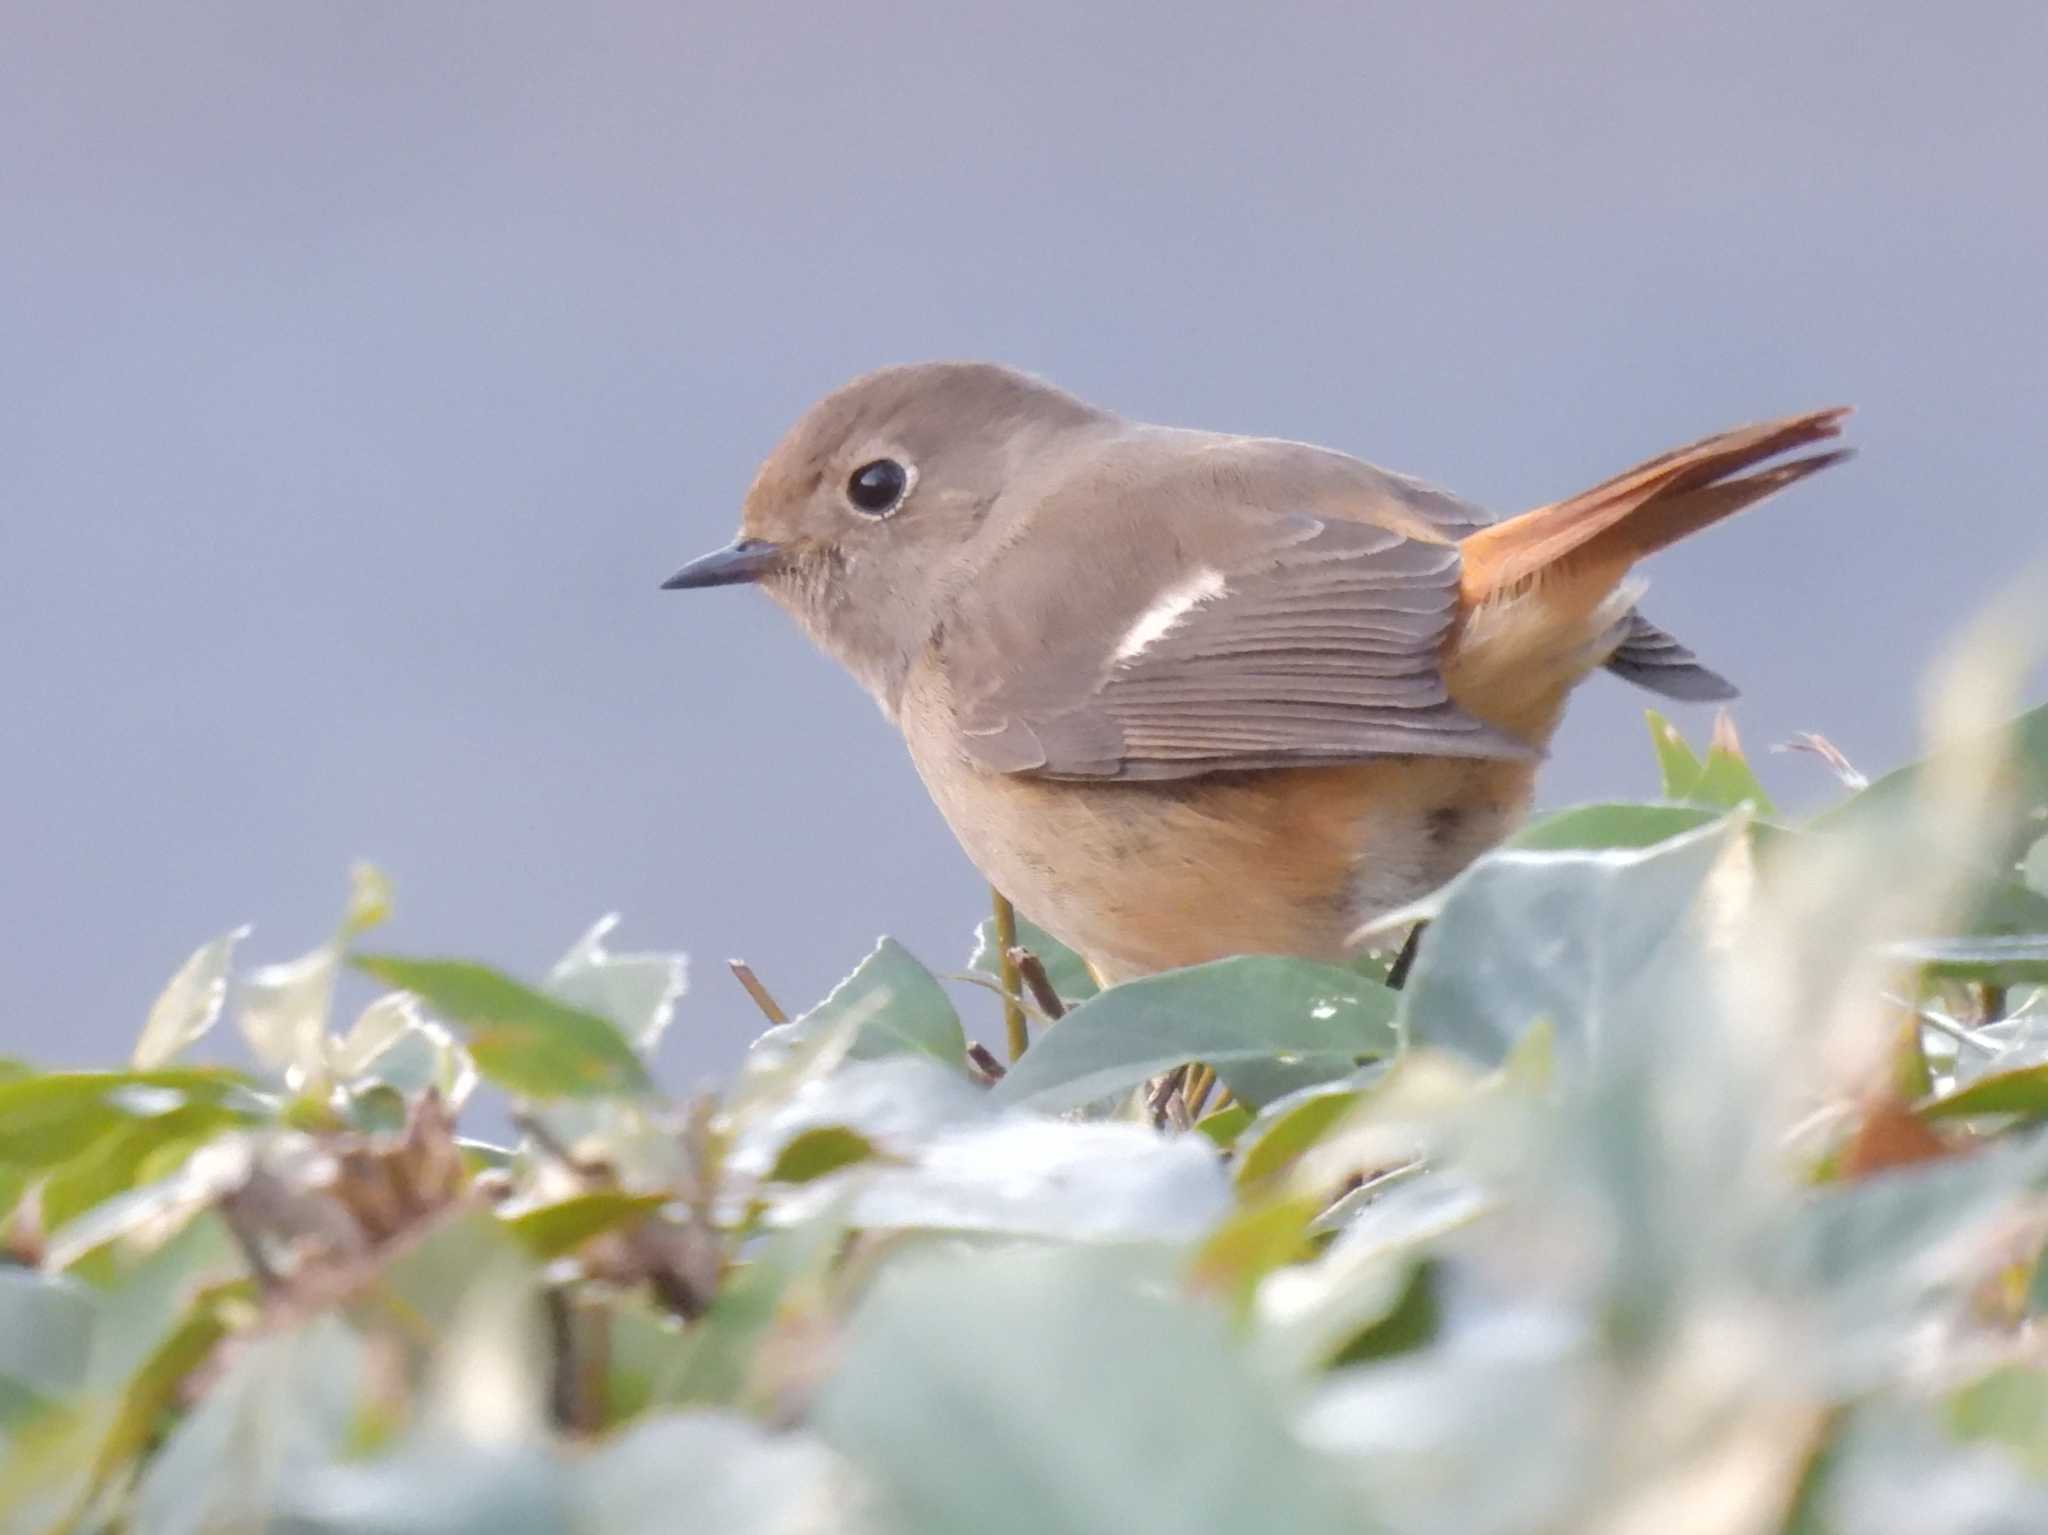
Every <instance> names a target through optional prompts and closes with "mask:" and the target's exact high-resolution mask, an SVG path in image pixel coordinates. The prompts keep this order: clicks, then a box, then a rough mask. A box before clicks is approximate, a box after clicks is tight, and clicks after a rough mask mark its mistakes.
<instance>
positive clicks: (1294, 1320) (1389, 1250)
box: [1258, 1172, 1488, 1374]
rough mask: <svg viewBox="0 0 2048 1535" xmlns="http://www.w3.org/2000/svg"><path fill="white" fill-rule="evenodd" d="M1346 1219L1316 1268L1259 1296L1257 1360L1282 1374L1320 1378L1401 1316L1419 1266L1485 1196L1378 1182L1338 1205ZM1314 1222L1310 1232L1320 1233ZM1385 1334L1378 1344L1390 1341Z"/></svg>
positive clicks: (1433, 1179)
mask: <svg viewBox="0 0 2048 1535" xmlns="http://www.w3.org/2000/svg"><path fill="white" fill-rule="evenodd" d="M1346 1199H1347V1203H1348V1205H1349V1213H1348V1215H1346V1216H1345V1218H1343V1219H1342V1220H1341V1222H1338V1223H1335V1224H1336V1238H1335V1240H1333V1241H1332V1242H1331V1243H1330V1244H1329V1245H1328V1246H1327V1247H1326V1248H1325V1249H1324V1250H1323V1251H1322V1253H1321V1254H1320V1255H1319V1256H1318V1257H1317V1258H1316V1259H1315V1261H1314V1262H1312V1263H1308V1264H1303V1265H1301V1266H1299V1267H1296V1268H1292V1269H1288V1270H1286V1271H1284V1272H1282V1273H1279V1274H1275V1275H1273V1276H1272V1277H1271V1278H1270V1279H1269V1280H1268V1281H1267V1282H1266V1284H1265V1285H1264V1286H1263V1287H1262V1288H1261V1290H1260V1292H1259V1297H1258V1302H1259V1318H1260V1321H1261V1323H1262V1328H1261V1336H1260V1337H1259V1339H1258V1344H1259V1347H1260V1350H1261V1352H1262V1353H1264V1354H1265V1355H1266V1356H1267V1357H1268V1358H1269V1359H1271V1360H1272V1361H1273V1362H1274V1363H1275V1364H1276V1365H1277V1366H1279V1367H1280V1368H1282V1369H1283V1370H1286V1371H1288V1372H1290V1373H1295V1374H1307V1373H1309V1372H1311V1371H1316V1370H1322V1369H1326V1368H1328V1367H1329V1366H1330V1364H1331V1362H1332V1361H1333V1360H1335V1359H1337V1358H1338V1357H1339V1356H1340V1355H1341V1354H1343V1352H1344V1351H1345V1350H1346V1349H1348V1348H1350V1347H1352V1346H1353V1345H1354V1344H1355V1343H1356V1342H1357V1340H1358V1339H1359V1338H1361V1337H1363V1336H1365V1335H1367V1334H1368V1333H1370V1332H1371V1331H1372V1330H1373V1329H1375V1328H1377V1327H1379V1326H1381V1325H1383V1324H1385V1323H1386V1322H1387V1321H1388V1320H1389V1318H1391V1317H1393V1315H1394V1314H1395V1312H1396V1311H1397V1310H1398V1309H1399V1308H1400V1306H1401V1304H1402V1301H1403V1299H1404V1297H1405V1296H1406V1295H1407V1292H1408V1290H1409V1288H1410V1286H1411V1284H1412V1282H1413V1274H1414V1270H1415V1268H1416V1266H1417V1263H1418V1261H1419V1260H1420V1259H1421V1258H1422V1257H1423V1256H1425V1255H1426V1254H1427V1253H1428V1252H1430V1251H1431V1250H1432V1249H1433V1248H1434V1247H1435V1246H1436V1245H1437V1244H1439V1243H1441V1242H1442V1241H1443V1240H1444V1239H1445V1238H1447V1237H1449V1236H1451V1235H1452V1234H1453V1233H1456V1232H1459V1231H1462V1230H1464V1229H1465V1228H1467V1227H1469V1226H1471V1225H1472V1223H1473V1222H1474V1221H1476V1220H1478V1219H1479V1218H1480V1216H1482V1215H1483V1214H1485V1213H1486V1210H1487V1208H1488V1206H1487V1196H1486V1195H1485V1193H1484V1192H1483V1191H1482V1190H1481V1189H1479V1188H1478V1187H1477V1186H1475V1185H1474V1184H1473V1183H1472V1182H1471V1181H1469V1180H1468V1179H1464V1178H1460V1177H1457V1176H1455V1175H1451V1174H1446V1173H1421V1172H1417V1173H1408V1174H1404V1175H1400V1176H1395V1177H1388V1178H1380V1179H1376V1180H1374V1181H1373V1182H1372V1183H1371V1184H1368V1185H1367V1186H1366V1187H1365V1188H1363V1189H1360V1190H1358V1191H1357V1193H1355V1194H1353V1195H1349V1196H1346ZM1328 1224H1329V1223H1328V1222H1327V1220H1318V1221H1316V1222H1315V1223H1314V1225H1313V1227H1312V1229H1317V1228H1326V1226H1327V1225H1328ZM1394 1336H1395V1334H1392V1333H1390V1334H1388V1335H1386V1338H1385V1339H1384V1340H1383V1341H1391V1340H1392V1339H1393V1337H1394Z"/></svg>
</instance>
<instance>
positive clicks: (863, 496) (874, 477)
mask: <svg viewBox="0 0 2048 1535" xmlns="http://www.w3.org/2000/svg"><path fill="white" fill-rule="evenodd" d="M916 487H917V466H916V465H915V464H910V463H906V462H905V461H904V460H902V459H900V458H894V457H889V456H884V457H881V458H871V459H869V460H868V461H867V462H866V463H864V464H862V465H861V466H860V467H859V468H858V469H856V470H854V471H853V473H852V474H850V475H848V476H847V477H846V487H845V493H846V503H847V505H848V506H851V507H852V508H853V509H854V510H855V511H856V512H858V513H859V514H860V515H861V516H863V517H874V518H882V517H890V516H894V515H895V513H896V512H897V510H898V509H899V508H900V507H901V506H902V505H903V503H904V502H905V501H908V500H909V499H910V493H911V491H912V490H914V489H916Z"/></svg>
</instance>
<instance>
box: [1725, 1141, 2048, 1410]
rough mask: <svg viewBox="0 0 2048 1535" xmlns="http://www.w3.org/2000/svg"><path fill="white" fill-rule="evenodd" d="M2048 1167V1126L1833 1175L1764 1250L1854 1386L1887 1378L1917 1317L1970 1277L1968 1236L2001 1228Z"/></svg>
mask: <svg viewBox="0 0 2048 1535" xmlns="http://www.w3.org/2000/svg"><path fill="white" fill-rule="evenodd" d="M2044 1175H2048V1136H2043V1135H2034V1136H2029V1137H2024V1138H2010V1139H2008V1140H2005V1141H2002V1142H2000V1143H1997V1144H1994V1145H1991V1146H1987V1147H1985V1148H1984V1149H1983V1150H1980V1151H1978V1152H1976V1153H1975V1154H1973V1155H1970V1156H1965V1157H1955V1158H1950V1159H1948V1160H1946V1161H1937V1162H1920V1163H1915V1164H1913V1165H1910V1166H1904V1167H1897V1168H1892V1169H1890V1170H1887V1171H1885V1172H1881V1173H1878V1174H1876V1175H1875V1176H1872V1177H1869V1178H1864V1179H1859V1180H1858V1181H1856V1182H1853V1183H1833V1184H1826V1185H1823V1186H1822V1187H1820V1188H1818V1189H1816V1190H1814V1191H1813V1192H1812V1193H1811V1194H1809V1195H1808V1196H1807V1198H1806V1199H1805V1200H1804V1201H1802V1202H1801V1203H1800V1204H1799V1205H1797V1206H1795V1207H1793V1208H1792V1209H1791V1210H1789V1211H1787V1212H1785V1216H1784V1219H1783V1220H1782V1221H1781V1222H1780V1223H1779V1225H1778V1226H1777V1227H1776V1229H1774V1230H1772V1231H1771V1232H1769V1233H1768V1235H1767V1236H1766V1237H1765V1239H1764V1241H1765V1250H1764V1251H1763V1252H1762V1253H1761V1254H1760V1258H1761V1260H1762V1262H1763V1267H1764V1272H1765V1273H1766V1274H1767V1275H1768V1276H1769V1277H1770V1279H1771V1281H1772V1283H1773V1287H1774V1288H1775V1290H1776V1291H1777V1293H1779V1294H1781V1295H1786V1296H1790V1297H1794V1298H1796V1299H1797V1301H1798V1302H1799V1304H1801V1305H1802V1306H1804V1307H1808V1308H1811V1310H1812V1313H1813V1316H1814V1322H1813V1323H1810V1324H1809V1327H1808V1331H1809V1333H1810V1336H1811V1338H1812V1340H1813V1343H1814V1344H1815V1346H1816V1347H1817V1348H1819V1349H1821V1350H1822V1351H1824V1354H1825V1355H1826V1357H1827V1359H1828V1360H1829V1361H1830V1363H1829V1366H1828V1367H1829V1368H1830V1369H1831V1370H1832V1371H1834V1372H1836V1376H1837V1379H1838V1380H1839V1381H1840V1382H1841V1385H1842V1388H1843V1389H1848V1388H1850V1387H1853V1386H1855V1385H1858V1384H1864V1383H1868V1382H1869V1381H1871V1380H1874V1379H1882V1378H1883V1376H1884V1375H1885V1374H1886V1373H1887V1371H1888V1370H1889V1369H1890V1368H1891V1367H1892V1366H1893V1365H1894V1364H1895V1362H1896V1361H1897V1359H1898V1358H1899V1357H1900V1351H1901V1350H1905V1349H1908V1348H1910V1347H1911V1346H1912V1344H1911V1336H1912V1329H1911V1325H1910V1324H1911V1322H1912V1321H1913V1320H1914V1319H1916V1318H1917V1317H1919V1316H1920V1315H1921V1314H1922V1313H1923V1312H1924V1310H1925V1308H1926V1307H1927V1305H1928V1304H1929V1303H1930V1302H1931V1301H1933V1300H1937V1299H1938V1298H1939V1297H1940V1296H1941V1295H1943V1294H1944V1293H1946V1292H1947V1291H1950V1290H1952V1289H1954V1288H1955V1287H1957V1286H1959V1285H1963V1284H1967V1282H1968V1279H1967V1276H1966V1274H1965V1272H1964V1271H1963V1270H1962V1269H1961V1268H1959V1267H1958V1265H1959V1263H1960V1262H1961V1256H1962V1254H1961V1250H1960V1249H1959V1247H1958V1246H1957V1243H1958V1239H1960V1238H1962V1237H1965V1236H1967V1235H1968V1234H1970V1233H1972V1232H1978V1231H1984V1230H1987V1229H1989V1228H1990V1226H1991V1224H1992V1223H1993V1222H1995V1221H1996V1220H1997V1219H1998V1218H1999V1217H2000V1216H2001V1215H2002V1214H2003V1213H2005V1212H2007V1211H2009V1210H2011V1209H2012V1208H2014V1206H2015V1202H2016V1201H2017V1200H2018V1199H2019V1198H2020V1197H2021V1196H2022V1195H2024V1194H2026V1193H2028V1192H2029V1191H2031V1190H2033V1189H2034V1188H2036V1187H2037V1186H2038V1185H2039V1184H2040V1182H2041V1180H2042V1178H2043V1176H2044Z"/></svg>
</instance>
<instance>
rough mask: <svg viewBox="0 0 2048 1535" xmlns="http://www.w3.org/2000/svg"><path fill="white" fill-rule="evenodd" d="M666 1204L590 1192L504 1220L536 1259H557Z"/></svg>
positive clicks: (659, 1199) (657, 1198)
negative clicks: (592, 1239) (595, 1237)
mask: <svg viewBox="0 0 2048 1535" xmlns="http://www.w3.org/2000/svg"><path fill="white" fill-rule="evenodd" d="M667 1202H668V1196H666V1195H664V1194H628V1193H624V1192H622V1191H621V1190H618V1189H591V1190H588V1191H586V1192H584V1193H581V1194H572V1195H570V1196H569V1197H568V1198H567V1199H558V1200H555V1201H554V1202H553V1203H551V1204H544V1205H536V1206H534V1207H532V1208H531V1209H526V1210H521V1211H519V1212H518V1213H516V1214H513V1215H508V1216H506V1217H504V1220H505V1224H506V1225H507V1226H509V1227H510V1228H511V1229H512V1234H513V1235H514V1236H516V1237H518V1238H519V1240H520V1241H521V1242H523V1243H525V1244H526V1249H527V1251H528V1252H530V1253H532V1254H533V1255H534V1256H535V1257H536V1258H559V1257H562V1256H563V1255H564V1254H567V1253H572V1252H574V1251H575V1250H576V1249H577V1248H579V1247H581V1246H582V1245H583V1244H584V1243H585V1242H587V1241H589V1240H590V1239H591V1238H592V1237H594V1236H598V1235H600V1234H601V1233H603V1232H607V1231H614V1230H617V1229H618V1228H619V1227H621V1226H627V1225H632V1224H634V1223H636V1222H638V1221H641V1220H644V1219H645V1218H646V1217H648V1216H649V1215H652V1214H653V1213H654V1212H655V1211H656V1210H659V1209H660V1208H661V1207H662V1206H663V1205H664V1204H666V1203H667Z"/></svg>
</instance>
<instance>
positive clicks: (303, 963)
mask: <svg viewBox="0 0 2048 1535" xmlns="http://www.w3.org/2000/svg"><path fill="white" fill-rule="evenodd" d="M340 964H341V949H340V946H339V945H338V944H334V943H323V944H321V945H320V946H319V947H318V948H316V949H312V950H309V951H308V952H306V953H304V954H301V955H300V956H299V957H298V958H297V959H292V960H286V961H285V962H284V963H282V964H276V965H265V966H264V967H263V968H262V969H260V970H252V971H250V972H249V973H248V974H247V975H245V976H243V977H242V981H241V985H240V986H239V987H238V988H237V991H236V1002H235V1022H236V1024H237V1026H239V1027H240V1029H241V1031H242V1037H243V1038H244V1039H246V1040H247V1041H248V1042H249V1048H250V1049H251V1050H253V1051H254V1052H255V1053H256V1058H257V1059H258V1060H259V1061H261V1062H262V1063H263V1064H264V1065H266V1066H268V1067H270V1068H271V1069H272V1070H273V1071H277V1072H279V1073H281V1074H282V1075H283V1077H284V1079H285V1083H286V1085H287V1086H289V1087H291V1088H293V1089H295V1090H296V1089H298V1088H302V1087H304V1086H306V1085H307V1084H308V1083H311V1082H314V1081H317V1080H318V1079H319V1078H320V1077H321V1075H322V1074H323V1072H324V1071H325V1068H326V1057H327V1020H328V1014H329V1012H330V1011H331V1010H332V1008H333V1006H334V979H335V974H336V972H337V970H338V968H339V966H340Z"/></svg>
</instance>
